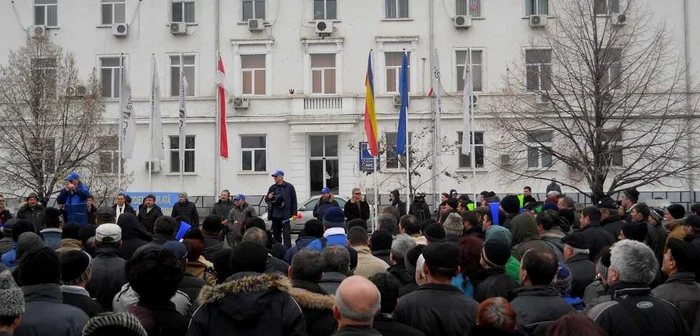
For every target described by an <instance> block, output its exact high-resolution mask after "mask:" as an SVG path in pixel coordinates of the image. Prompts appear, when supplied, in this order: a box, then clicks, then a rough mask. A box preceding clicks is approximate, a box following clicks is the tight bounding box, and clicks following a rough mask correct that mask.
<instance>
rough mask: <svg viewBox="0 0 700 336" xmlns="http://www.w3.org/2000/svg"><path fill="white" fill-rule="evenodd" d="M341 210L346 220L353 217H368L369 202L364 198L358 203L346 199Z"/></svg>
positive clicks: (365, 218)
mask: <svg viewBox="0 0 700 336" xmlns="http://www.w3.org/2000/svg"><path fill="white" fill-rule="evenodd" d="M343 211H344V212H345V219H346V220H348V221H350V220H353V219H355V218H361V219H364V220H368V219H369V204H367V202H366V201H365V200H361V201H360V202H359V203H352V202H351V201H347V202H346V203H345V209H343Z"/></svg>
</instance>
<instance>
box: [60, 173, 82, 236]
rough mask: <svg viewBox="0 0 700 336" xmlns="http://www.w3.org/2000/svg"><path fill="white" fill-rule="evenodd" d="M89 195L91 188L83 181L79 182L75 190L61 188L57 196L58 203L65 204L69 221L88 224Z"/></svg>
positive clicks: (67, 220)
mask: <svg viewBox="0 0 700 336" xmlns="http://www.w3.org/2000/svg"><path fill="white" fill-rule="evenodd" d="M89 196H90V189H89V188H88V186H87V185H85V184H83V183H82V182H79V183H78V185H77V186H76V187H75V191H68V190H65V189H62V190H61V192H60V193H59V194H58V196H57V197H56V203H58V204H64V205H65V210H66V215H67V216H66V217H67V218H66V222H67V223H70V222H75V223H77V224H78V225H80V226H84V225H87V222H88V206H87V199H88V197H89Z"/></svg>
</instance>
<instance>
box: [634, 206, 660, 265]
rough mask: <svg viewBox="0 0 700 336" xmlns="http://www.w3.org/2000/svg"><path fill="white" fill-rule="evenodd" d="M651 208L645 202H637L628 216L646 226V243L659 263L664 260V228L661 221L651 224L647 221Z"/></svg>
mask: <svg viewBox="0 0 700 336" xmlns="http://www.w3.org/2000/svg"><path fill="white" fill-rule="evenodd" d="M650 214H651V209H649V206H647V205H646V204H645V203H637V204H635V205H634V207H632V211H630V218H631V219H632V222H634V223H640V224H641V223H643V224H645V225H646V226H647V234H648V236H647V239H646V243H647V245H648V246H649V248H651V250H652V251H654V255H655V256H656V261H657V262H658V263H659V264H661V262H662V261H663V260H664V247H665V246H666V237H667V236H668V234H667V233H666V229H665V228H664V226H663V225H662V224H661V223H655V224H652V223H650V222H649V216H650Z"/></svg>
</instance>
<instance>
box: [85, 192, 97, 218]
mask: <svg viewBox="0 0 700 336" xmlns="http://www.w3.org/2000/svg"><path fill="white" fill-rule="evenodd" d="M86 204H87V218H88V221H87V223H88V225H95V221H96V220H95V214H96V213H97V207H96V206H95V198H94V197H93V196H92V195H90V196H88V198H87V201H86Z"/></svg>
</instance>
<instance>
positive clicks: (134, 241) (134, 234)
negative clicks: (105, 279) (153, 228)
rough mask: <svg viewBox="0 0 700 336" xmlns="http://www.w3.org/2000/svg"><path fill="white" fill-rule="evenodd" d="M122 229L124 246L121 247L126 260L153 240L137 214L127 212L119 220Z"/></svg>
mask: <svg viewBox="0 0 700 336" xmlns="http://www.w3.org/2000/svg"><path fill="white" fill-rule="evenodd" d="M117 224H119V227H120V228H121V229H122V246H121V248H120V249H119V250H120V251H121V253H122V256H123V257H124V259H125V260H129V259H131V257H132V256H133V255H134V252H136V250H137V249H138V248H139V247H141V246H143V245H146V244H148V242H150V241H151V240H153V236H151V235H150V234H149V233H148V232H146V229H145V228H144V227H143V226H142V225H141V224H140V223H139V222H138V220H137V219H136V215H134V214H132V213H128V212H125V213H124V214H122V215H121V216H119V219H118V220H117Z"/></svg>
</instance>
